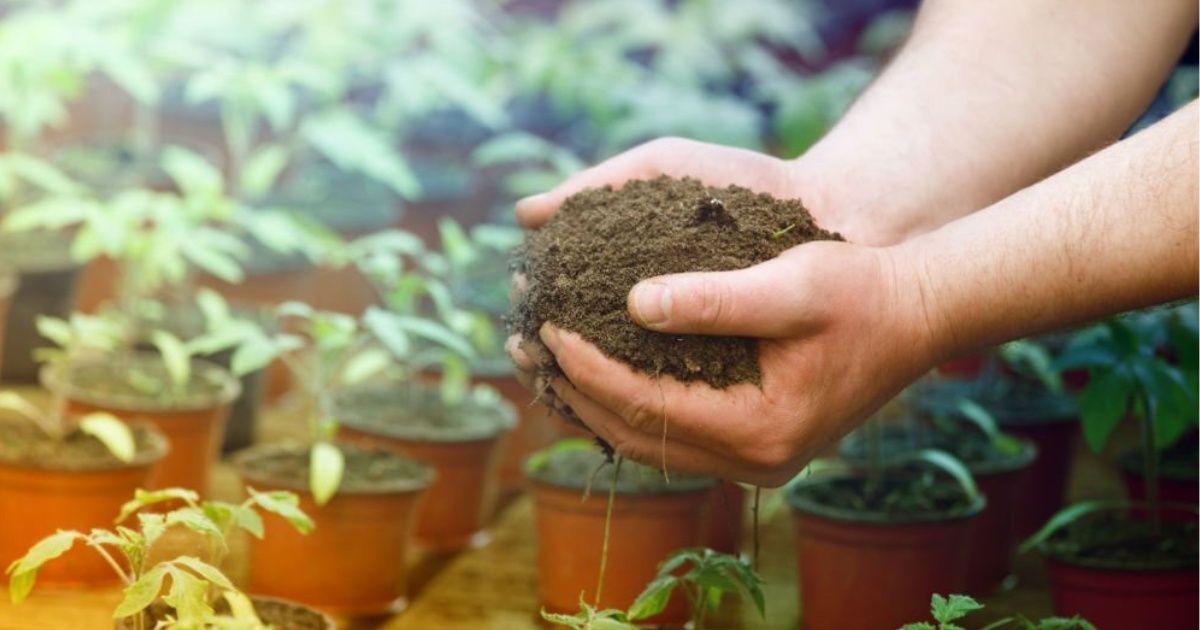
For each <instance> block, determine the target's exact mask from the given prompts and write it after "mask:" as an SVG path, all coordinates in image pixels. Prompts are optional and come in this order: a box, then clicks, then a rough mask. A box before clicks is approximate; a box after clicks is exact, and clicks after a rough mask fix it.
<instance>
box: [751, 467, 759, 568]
mask: <svg viewBox="0 0 1200 630" xmlns="http://www.w3.org/2000/svg"><path fill="white" fill-rule="evenodd" d="M761 495H762V487H761V486H754V505H752V506H751V507H750V512H751V515H752V516H753V519H751V520H752V522H751V525H752V526H753V529H754V531H753V532H752V533H753V535H754V570H755V571H757V570H758V549H759V539H758V525H759V523H758V501H759V498H760V496H761Z"/></svg>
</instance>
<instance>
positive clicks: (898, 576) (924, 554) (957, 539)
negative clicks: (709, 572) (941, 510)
mask: <svg viewBox="0 0 1200 630" xmlns="http://www.w3.org/2000/svg"><path fill="white" fill-rule="evenodd" d="M806 483H820V480H814V481H810V482H806ZM802 486H803V484H801V486H798V487H802ZM794 490H795V489H793V492H792V493H790V494H789V497H788V498H789V503H790V504H791V506H792V514H793V522H794V525H795V528H796V555H797V563H798V566H799V575H800V619H801V627H803V628H804V629H805V630H827V629H830V630H833V629H836V630H880V629H881V628H899V627H900V626H902V625H904V624H906V623H909V622H912V621H918V620H921V619H926V618H928V616H929V596H930V595H931V594H933V593H943V594H945V593H961V592H962V590H963V587H964V585H965V583H966V574H967V564H966V561H967V554H966V553H965V552H966V550H967V541H968V535H969V533H970V527H971V520H972V518H974V517H975V516H976V515H978V514H979V512H980V511H982V509H983V506H984V503H983V500H982V499H980V500H979V501H977V503H976V504H975V505H973V506H972V507H971V508H969V509H966V510H962V511H959V512H957V513H953V514H951V513H947V514H943V515H935V514H931V515H929V516H930V518H929V520H927V521H921V522H915V521H910V522H887V521H884V520H882V519H879V520H867V519H868V515H864V514H854V513H848V512H844V511H840V510H833V509H830V508H826V507H824V506H817V505H814V504H812V503H808V502H803V501H799V500H798V497H797V495H796V493H795V491H794ZM864 593H877V594H879V596H878V597H874V598H872V599H871V601H870V605H863V602H864V600H863V594H864Z"/></svg>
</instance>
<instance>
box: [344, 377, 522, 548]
mask: <svg viewBox="0 0 1200 630" xmlns="http://www.w3.org/2000/svg"><path fill="white" fill-rule="evenodd" d="M393 387H404V386H403V385H398V386H397V385H388V384H384V385H382V386H379V385H368V386H361V387H356V388H348V389H347V390H344V391H343V392H340V393H339V396H338V397H337V398H336V401H335V404H334V414H335V415H336V416H337V417H338V419H339V420H340V421H341V428H340V432H339V434H338V435H339V437H340V438H341V439H343V440H345V441H346V442H349V443H351V444H357V445H360V446H365V447H374V448H385V449H388V450H390V451H392V452H394V453H398V454H400V455H404V456H405V457H410V458H412V459H415V460H417V461H419V462H423V463H425V464H428V465H429V466H431V467H432V468H433V469H434V472H435V475H434V479H433V485H431V486H430V487H429V491H428V492H427V493H426V494H425V498H424V500H423V501H422V502H421V508H420V511H419V515H418V518H417V529H416V540H417V542H418V544H420V545H421V546H422V547H425V548H427V549H430V550H433V551H436V552H450V551H458V550H461V549H465V548H468V547H472V546H480V545H482V544H486V542H487V541H488V535H487V533H486V527H487V524H488V522H489V521H490V520H491V517H492V515H493V514H494V513H495V511H496V510H495V508H496V500H497V498H498V490H499V485H498V483H497V481H498V480H497V476H496V472H497V466H498V465H499V464H500V459H499V455H500V440H501V437H502V435H503V434H504V432H505V431H506V430H507V424H508V423H511V421H512V417H513V411H512V409H511V408H508V407H507V406H505V407H499V408H498V409H497V410H480V413H484V412H486V413H493V414H496V413H498V414H499V415H500V416H503V417H504V418H505V419H506V420H507V421H508V423H501V422H497V423H495V424H494V425H493V426H491V427H489V428H486V429H481V430H479V431H475V430H472V431H469V432H458V431H456V430H449V431H441V430H437V429H429V428H416V429H414V428H412V427H408V426H405V425H404V424H403V417H402V416H403V413H400V414H399V415H398V419H397V422H396V423H395V424H394V425H391V426H388V427H387V428H386V429H382V428H380V427H381V425H380V424H379V423H377V422H363V419H362V416H361V415H359V414H357V413H355V412H354V411H352V410H351V409H349V408H348V406H347V404H346V403H345V402H344V400H345V398H344V396H345V394H348V393H353V392H359V391H368V390H374V391H379V389H381V388H393ZM430 391H431V392H433V394H434V395H435V396H436V390H435V389H431V390H430ZM496 403H497V404H498V405H506V403H504V402H503V401H502V400H499V399H497V401H496ZM398 404H403V403H400V402H398Z"/></svg>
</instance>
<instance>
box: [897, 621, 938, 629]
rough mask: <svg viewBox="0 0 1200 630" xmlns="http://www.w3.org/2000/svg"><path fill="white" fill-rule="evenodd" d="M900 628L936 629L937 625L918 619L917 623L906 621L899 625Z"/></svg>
mask: <svg viewBox="0 0 1200 630" xmlns="http://www.w3.org/2000/svg"><path fill="white" fill-rule="evenodd" d="M900 630H937V627H935V626H934V625H933V624H931V623H929V622H928V621H918V622H917V623H906V624H904V625H903V626H900Z"/></svg>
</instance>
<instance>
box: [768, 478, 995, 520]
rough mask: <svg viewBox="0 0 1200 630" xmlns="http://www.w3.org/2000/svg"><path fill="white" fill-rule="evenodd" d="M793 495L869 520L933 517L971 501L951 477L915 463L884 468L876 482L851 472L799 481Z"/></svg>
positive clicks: (951, 511)
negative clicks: (803, 481) (843, 474)
mask: <svg viewBox="0 0 1200 630" xmlns="http://www.w3.org/2000/svg"><path fill="white" fill-rule="evenodd" d="M792 495H793V496H792V497H791V498H792V499H793V505H795V503H796V502H797V501H796V500H797V499H798V500H799V501H800V502H802V503H807V504H811V505H816V506H821V507H824V508H832V509H833V510H836V511H841V512H848V513H856V514H862V515H864V516H867V517H870V520H884V521H895V522H906V521H914V520H935V519H936V518H937V517H939V516H942V517H944V516H946V515H950V514H954V513H956V512H962V511H965V510H968V509H969V508H970V507H971V506H972V504H973V502H972V500H971V498H970V497H968V496H967V494H966V493H965V492H963V489H962V488H961V487H959V485H958V484H957V483H955V482H954V481H952V480H950V479H948V478H945V477H943V476H942V475H936V474H934V473H932V472H930V471H928V470H918V469H916V468H915V467H911V468H910V467H905V468H901V469H889V470H886V471H884V472H883V474H882V475H881V476H880V479H879V480H878V482H872V481H870V480H868V479H867V478H865V477H860V476H851V477H838V478H831V479H829V480H826V481H823V482H819V483H810V484H804V485H799V486H797V487H796V489H795V490H794V491H793V493H792ZM819 513H820V512H818V514H819Z"/></svg>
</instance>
